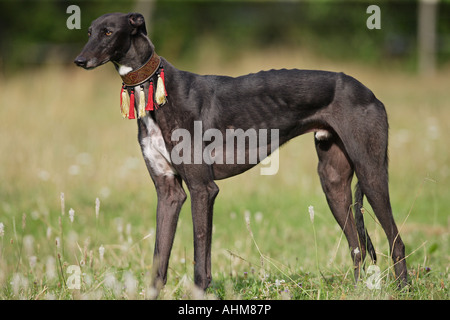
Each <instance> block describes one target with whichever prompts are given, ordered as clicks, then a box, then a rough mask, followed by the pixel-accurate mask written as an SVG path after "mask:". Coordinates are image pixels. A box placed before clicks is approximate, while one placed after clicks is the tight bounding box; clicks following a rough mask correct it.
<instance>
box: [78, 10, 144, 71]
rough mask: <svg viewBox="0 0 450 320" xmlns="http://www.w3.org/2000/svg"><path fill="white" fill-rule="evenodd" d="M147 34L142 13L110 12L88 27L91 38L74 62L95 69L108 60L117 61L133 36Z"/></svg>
mask: <svg viewBox="0 0 450 320" xmlns="http://www.w3.org/2000/svg"><path fill="white" fill-rule="evenodd" d="M140 35H147V29H146V27H145V21H144V17H143V16H142V15H141V14H140V13H128V14H127V13H108V14H105V15H103V16H101V17H99V18H97V19H95V20H94V21H92V24H91V26H90V27H89V29H88V36H89V40H88V42H87V43H86V45H85V46H84V48H83V50H82V51H81V53H80V54H79V55H78V56H77V57H76V58H75V60H74V63H75V64H76V65H77V66H79V67H83V68H85V69H93V68H96V67H98V66H100V65H102V64H105V63H106V62H108V61H116V60H118V59H120V57H121V56H123V55H124V54H125V53H126V52H127V51H128V49H129V48H130V45H131V41H132V37H135V36H140Z"/></svg>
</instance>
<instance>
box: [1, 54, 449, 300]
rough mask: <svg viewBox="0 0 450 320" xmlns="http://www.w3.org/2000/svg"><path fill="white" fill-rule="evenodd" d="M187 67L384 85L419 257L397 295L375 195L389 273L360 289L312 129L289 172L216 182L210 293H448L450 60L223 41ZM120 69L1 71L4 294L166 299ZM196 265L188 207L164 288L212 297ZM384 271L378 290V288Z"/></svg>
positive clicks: (290, 150) (150, 193) (406, 217)
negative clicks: (342, 59)
mask: <svg viewBox="0 0 450 320" xmlns="http://www.w3.org/2000/svg"><path fill="white" fill-rule="evenodd" d="M161 54H164V53H163V52H161ZM206 58H208V59H206ZM205 61H208V62H205ZM172 62H173V63H174V64H175V65H177V63H176V61H172ZM177 66H178V67H179V68H182V69H187V70H189V71H193V72H197V73H219V74H228V75H239V74H244V73H248V72H255V71H259V70H260V69H270V68H282V67H287V68H291V67H297V68H311V69H327V70H333V71H344V72H346V73H347V74H350V75H352V76H354V77H356V78H358V79H359V80H360V81H362V82H363V83H364V84H365V85H367V86H368V87H370V88H371V89H372V90H373V91H374V93H375V94H376V95H377V97H378V98H379V99H380V100H382V101H383V102H384V104H385V105H386V108H387V111H388V114H389V117H390V118H389V119H390V126H391V129H390V188H391V200H392V205H393V209H394V214H395V218H396V221H397V224H398V226H399V228H400V230H401V234H402V237H403V240H404V242H405V244H406V250H407V255H408V258H407V264H408V268H409V279H410V283H411V286H410V288H409V290H407V291H398V290H396V288H395V283H393V274H392V272H393V270H392V262H391V260H390V259H389V252H388V245H387V240H386V238H385V236H384V233H383V230H382V229H381V227H380V226H379V224H378V223H377V221H376V220H375V218H374V215H373V213H372V211H371V209H370V207H369V206H368V205H366V207H365V208H366V214H365V221H366V224H367V228H368V230H369V233H370V235H371V238H372V240H373V242H374V245H375V248H376V250H377V254H378V257H379V262H378V264H377V266H378V268H379V269H373V268H369V267H367V268H366V270H368V271H369V270H371V271H372V270H378V271H380V274H377V273H371V272H367V275H366V276H365V278H364V279H363V281H361V282H359V283H358V284H357V285H355V283H354V281H353V276H352V273H353V272H352V267H351V266H352V263H351V259H350V254H349V250H348V248H347V242H346V240H345V237H344V236H343V234H342V232H341V230H340V229H339V227H338V225H337V224H336V222H335V221H334V218H333V217H332V215H331V213H330V211H329V209H328V206H327V204H326V201H325V197H324V195H323V193H322V191H321V187H320V184H319V179H318V176H317V174H316V166H317V156H316V154H315V150H314V146H313V138H312V134H309V135H306V136H302V137H299V138H297V139H295V140H293V141H291V142H290V143H288V144H287V145H286V146H284V147H282V148H281V150H280V170H279V172H278V174H277V175H274V176H261V175H259V170H258V169H257V168H256V169H253V170H251V171H249V172H247V173H246V174H244V175H241V176H238V177H235V178H231V179H229V180H225V181H219V182H218V185H219V187H220V188H221V191H220V194H219V196H218V198H217V200H216V205H215V215H214V229H213V251H212V264H213V266H212V267H213V283H212V285H211V288H210V289H208V291H207V295H206V296H205V297H206V298H211V299H449V288H450V272H449V266H450V239H449V231H450V216H449V208H450V197H449V187H450V151H449V148H448V144H449V139H448V137H449V136H450V126H449V124H448V123H449V121H450V109H449V104H448V101H449V100H450V91H449V83H450V69H445V70H441V71H440V72H439V74H437V75H436V76H434V77H429V78H421V77H417V76H415V75H412V74H407V73H403V72H400V71H395V70H394V71H393V70H388V68H386V69H384V68H383V67H380V68H378V69H373V68H366V67H362V66H360V65H353V64H349V63H345V64H341V63H337V62H330V61H328V60H325V59H321V58H320V57H316V56H313V55H310V54H308V53H305V52H301V51H295V50H275V49H273V50H268V51H267V52H259V53H258V54H256V55H255V53H244V54H242V55H240V56H236V57H235V59H234V60H233V61H229V62H224V61H222V60H221V59H220V53H219V52H218V51H217V52H216V51H214V50H209V51H204V52H199V55H198V61H196V62H195V63H192V64H191V65H189V66H186V65H177ZM113 69H114V68H113V67H112V65H107V66H105V67H102V68H100V69H97V70H94V71H89V72H87V71H84V70H81V69H77V68H75V67H74V66H67V67H61V66H46V67H42V68H38V69H35V70H30V71H29V72H26V73H22V74H19V75H15V76H13V77H11V78H8V79H5V78H0V104H1V108H0V181H1V182H0V223H1V224H2V225H0V299H146V298H150V297H151V296H152V294H153V292H152V290H151V288H150V287H149V279H150V270H151V266H152V255H153V245H154V240H155V239H154V238H155V230H154V228H155V208H156V193H155V191H154V187H153V185H152V182H151V180H150V178H149V175H148V173H147V172H146V168H145V164H144V161H143V160H142V158H141V155H140V149H139V146H138V144H137V130H136V124H135V123H134V121H128V120H122V118H121V115H120V112H119V91H120V78H119V77H118V75H117V74H115V71H114V70H113ZM62 194H63V199H62ZM97 198H98V201H97V203H96V199H97ZM96 205H97V208H96ZM98 206H99V207H98ZM309 206H313V207H314V212H315V218H314V222H313V223H312V222H311V221H310V217H309V213H308V207H309ZM96 211H97V212H96ZM96 213H98V214H96ZM71 214H73V215H72V218H73V221H71ZM245 217H247V220H246V218H245ZM1 226H2V227H1ZM192 259H193V247H192V222H191V217H190V205H189V201H188V202H187V203H186V204H185V206H184V208H183V210H182V212H181V215H180V220H179V224H178V229H177V235H176V239H175V243H174V248H173V251H172V256H171V261H170V266H169V275H168V276H169V279H168V283H167V286H166V287H165V289H164V290H163V291H162V292H161V294H160V297H159V298H161V299H185V298H197V297H199V296H198V292H196V290H195V289H194V287H193V285H192V276H193V260H192ZM368 266H370V262H368ZM78 272H79V273H78ZM375 276H376V277H378V278H379V279H381V283H380V288H379V289H374V288H373V287H372V286H371V284H374V282H373V280H374V279H375ZM77 279H79V280H80V282H79V283H78V282H77ZM77 288H79V289H77Z"/></svg>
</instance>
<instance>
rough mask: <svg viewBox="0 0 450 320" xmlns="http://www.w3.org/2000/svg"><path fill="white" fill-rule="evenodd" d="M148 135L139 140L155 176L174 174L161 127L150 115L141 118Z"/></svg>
mask: <svg viewBox="0 0 450 320" xmlns="http://www.w3.org/2000/svg"><path fill="white" fill-rule="evenodd" d="M142 121H143V122H144V124H145V126H146V128H147V132H148V135H147V137H145V138H143V139H142V140H141V147H142V153H143V155H144V157H145V159H146V160H147V161H148V163H149V164H150V167H151V169H152V170H153V172H154V173H155V174H156V175H157V176H161V175H166V176H167V175H175V174H176V173H177V172H176V170H175V169H174V168H173V167H172V162H171V161H170V156H169V152H168V151H167V148H166V145H165V143H164V139H163V137H162V133H161V129H160V128H159V126H158V125H157V124H156V122H155V121H153V119H152V118H151V117H150V116H145V117H143V118H142Z"/></svg>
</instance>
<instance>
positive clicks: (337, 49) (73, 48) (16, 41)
mask: <svg viewBox="0 0 450 320" xmlns="http://www.w3.org/2000/svg"><path fill="white" fill-rule="evenodd" d="M72 4H75V5H78V6H79V7H80V9H81V29H73V30H70V29H68V28H67V26H66V21H67V19H68V17H69V16H70V13H66V9H67V7H68V6H69V5H72ZM371 4H376V5H378V6H379V7H380V9H381V29H379V30H377V29H373V30H370V29H368V28H367V27H366V21H367V19H368V18H369V16H370V14H368V13H366V9H367V7H368V6H369V5H371ZM140 9H141V11H142V10H143V13H144V15H145V17H146V24H147V29H148V31H149V36H150V38H151V39H152V41H153V43H155V45H156V46H157V50H158V52H160V54H162V55H164V56H166V57H168V58H170V59H190V58H192V57H193V56H194V55H195V52H196V50H197V47H198V46H199V45H202V43H203V42H202V41H203V40H204V39H205V38H213V39H215V43H216V44H219V45H221V48H220V49H221V50H223V52H224V57H225V58H226V57H228V58H232V56H233V54H234V52H235V51H236V50H245V49H264V48H267V47H271V46H272V47H273V46H286V47H303V48H307V49H309V50H311V51H312V52H320V54H321V55H324V56H329V57H330V58H336V59H349V60H354V61H361V62H364V63H373V64H376V63H381V62H383V63H390V62H395V63H396V64H398V65H401V66H402V67H405V68H407V69H412V70H414V69H415V68H416V61H417V25H418V19H417V16H418V14H417V10H418V2H417V1H406V0H404V1H399V0H398V1H387V0H386V1H365V0H359V1H356V0H354V1H338V0H334V1H331V0H330V1H312V0H311V1H231V0H229V1H226V0H221V1H213V0H210V1H207V0H203V1H199V0H195V1H194V0H188V1H181V0H179V1H173V0H154V1H153V0H143V1H137V0H82V1H69V0H44V1H37V0H0V71H2V72H3V73H4V72H13V71H17V70H20V69H22V68H23V67H27V66H30V65H31V66H32V65H39V64H42V63H72V60H73V58H74V57H75V56H76V55H77V53H78V52H79V51H80V50H81V48H82V47H83V45H84V43H85V42H86V40H87V35H86V33H87V28H88V26H89V25H90V23H91V21H92V20H94V19H95V18H97V17H98V16H100V15H102V14H104V13H108V12H116V11H119V12H132V11H139V10H140ZM437 15H438V16H437V26H436V27H437V60H438V63H439V64H443V63H446V62H448V61H449V60H450V23H449V22H450V0H441V1H440V3H439V6H438V13H437Z"/></svg>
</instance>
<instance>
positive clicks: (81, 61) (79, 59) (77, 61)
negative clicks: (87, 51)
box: [73, 56, 87, 68]
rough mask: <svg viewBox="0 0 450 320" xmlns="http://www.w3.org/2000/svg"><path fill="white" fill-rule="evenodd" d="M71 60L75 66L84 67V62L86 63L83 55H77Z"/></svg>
mask: <svg viewBox="0 0 450 320" xmlns="http://www.w3.org/2000/svg"><path fill="white" fill-rule="evenodd" d="M73 62H74V63H75V64H76V65H77V66H79V67H83V68H85V67H86V63H87V60H86V58H85V57H83V56H78V57H76V58H75V60H74V61H73Z"/></svg>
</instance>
